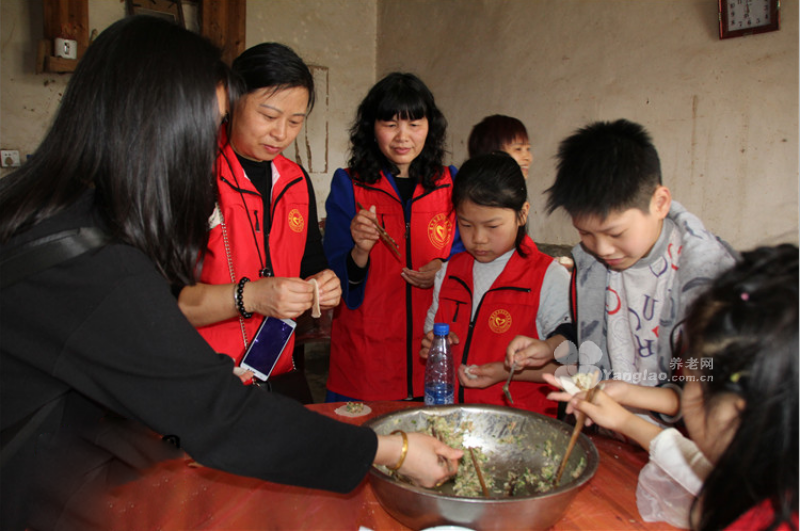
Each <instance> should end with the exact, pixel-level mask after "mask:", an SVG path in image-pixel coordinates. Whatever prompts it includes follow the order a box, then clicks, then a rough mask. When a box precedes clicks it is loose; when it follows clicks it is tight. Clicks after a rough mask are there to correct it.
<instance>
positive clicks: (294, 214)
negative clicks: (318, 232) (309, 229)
mask: <svg viewBox="0 0 800 531" xmlns="http://www.w3.org/2000/svg"><path fill="white" fill-rule="evenodd" d="M305 224H306V222H305V220H304V219H303V215H302V214H301V213H300V211H299V210H297V209H296V208H293V209H292V211H291V212H289V228H290V229H292V230H293V231H295V232H301V231H302V230H303V227H304V226H305Z"/></svg>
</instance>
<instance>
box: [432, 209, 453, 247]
mask: <svg viewBox="0 0 800 531" xmlns="http://www.w3.org/2000/svg"><path fill="white" fill-rule="evenodd" d="M452 229H453V227H452V224H451V223H450V220H449V219H447V215H445V214H436V215H435V216H434V217H433V218H432V219H431V222H430V223H428V239H430V241H431V244H432V245H433V246H434V247H436V248H437V249H443V248H444V246H445V245H447V244H448V243H450V234H451V233H452Z"/></svg>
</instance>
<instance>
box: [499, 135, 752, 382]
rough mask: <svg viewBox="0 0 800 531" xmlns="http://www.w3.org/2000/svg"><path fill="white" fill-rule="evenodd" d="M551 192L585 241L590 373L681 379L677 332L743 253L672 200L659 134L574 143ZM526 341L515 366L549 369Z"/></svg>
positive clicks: (578, 315) (580, 300)
mask: <svg viewBox="0 0 800 531" xmlns="http://www.w3.org/2000/svg"><path fill="white" fill-rule="evenodd" d="M546 193H547V194H549V197H548V205H547V207H548V212H549V213H552V212H553V211H554V210H556V209H558V208H563V209H564V210H566V211H567V213H569V215H570V217H571V218H572V224H573V225H574V226H575V228H576V229H577V230H578V234H579V235H580V238H581V242H580V244H578V245H576V246H575V248H574V249H573V251H572V252H573V260H574V262H575V266H574V269H573V272H572V276H573V278H572V288H571V298H572V301H571V302H572V310H573V322H574V323H575V327H576V333H577V340H578V345H579V349H580V352H581V355H580V364H581V365H582V368H581V372H584V371H585V370H586V368H585V366H586V365H590V366H591V365H593V366H594V367H596V368H598V369H600V371H601V373H600V379H617V380H625V381H628V382H631V383H635V384H640V385H647V386H656V385H660V384H663V383H665V382H667V381H670V380H672V374H673V371H674V370H675V369H676V368H677V367H678V366H679V364H680V357H679V356H680V354H679V353H677V352H675V353H673V352H672V345H671V343H672V340H673V339H674V338H673V330H675V329H676V327H677V326H678V325H679V324H680V322H681V320H682V319H683V317H684V314H685V312H686V310H687V308H688V306H689V305H690V303H691V302H692V301H693V300H694V299H695V298H696V297H697V295H698V294H699V293H700V292H701V291H702V288H703V286H705V285H706V284H707V283H708V282H709V281H711V280H712V279H713V278H715V277H716V276H717V275H718V274H719V273H720V272H722V271H724V270H726V269H728V268H730V267H731V266H733V264H734V261H735V256H736V253H735V251H733V250H732V249H731V248H730V247H729V246H728V245H727V244H726V243H725V242H723V241H722V240H720V239H719V238H717V237H716V236H714V235H713V234H711V233H710V232H709V231H707V230H706V229H705V227H704V226H703V223H702V222H701V221H700V219H698V218H697V217H696V216H694V215H693V214H691V213H689V212H687V211H686V209H685V208H683V206H681V205H680V204H679V203H678V202H676V201H673V200H672V195H671V193H670V191H669V189H668V188H667V187H666V186H664V185H663V183H662V179H661V164H660V161H659V158H658V153H657V151H656V148H655V146H654V145H653V143H652V140H651V138H650V135H649V134H648V133H647V131H646V130H645V129H644V128H643V127H642V126H641V125H638V124H635V123H632V122H629V121H627V120H617V121H614V122H595V123H592V124H590V125H588V126H586V127H585V128H583V129H580V130H578V131H577V132H576V133H574V134H573V135H572V136H570V137H568V138H566V139H565V140H564V141H563V142H562V143H561V145H560V147H559V151H558V172H557V175H556V180H555V183H554V184H553V186H551V187H550V188H549V189H548V190H547V192H546ZM525 339H527V338H523V337H518V338H517V339H515V340H514V341H513V342H512V343H511V345H509V348H508V357H507V359H508V362H509V365H510V364H511V363H514V362H516V365H517V367H523V366H531V367H533V366H540V365H541V364H542V363H541V361H542V360H538V359H537V356H536V354H535V352H528V350H530V349H526V347H527V343H526V341H525ZM557 357H558V358H559V359H558V361H561V362H562V363H563V362H565V361H569V362H573V361H574V359H569V360H567V359H564V358H562V357H561V356H559V354H558V352H557ZM570 358H572V356H570Z"/></svg>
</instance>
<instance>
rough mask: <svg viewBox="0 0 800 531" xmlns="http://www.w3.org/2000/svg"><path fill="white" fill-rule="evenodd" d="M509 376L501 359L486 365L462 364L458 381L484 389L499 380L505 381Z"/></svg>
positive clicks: (474, 387) (471, 386) (466, 385)
mask: <svg viewBox="0 0 800 531" xmlns="http://www.w3.org/2000/svg"><path fill="white" fill-rule="evenodd" d="M507 377H508V371H506V369H505V367H504V366H503V364H502V363H501V362H499V361H495V362H492V363H486V364H485V365H470V366H469V367H467V366H466V365H462V366H460V367H459V368H458V381H459V382H460V383H461V385H462V386H463V387H468V388H473V389H484V388H486V387H489V386H490V385H494V384H496V383H498V382H504V381H505V379H506V378H507Z"/></svg>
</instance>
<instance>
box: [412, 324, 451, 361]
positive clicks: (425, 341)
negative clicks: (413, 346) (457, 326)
mask: <svg viewBox="0 0 800 531" xmlns="http://www.w3.org/2000/svg"><path fill="white" fill-rule="evenodd" d="M447 342H448V343H449V344H450V345H458V344H459V343H460V341H459V340H458V336H457V335H456V334H455V332H450V335H448V336H447ZM431 343H433V330H431V331H430V332H428V333H427V334H425V337H423V338H422V348H421V349H420V351H419V357H420V358H422V359H424V360H426V359H428V352H429V351H430V350H431Z"/></svg>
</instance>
